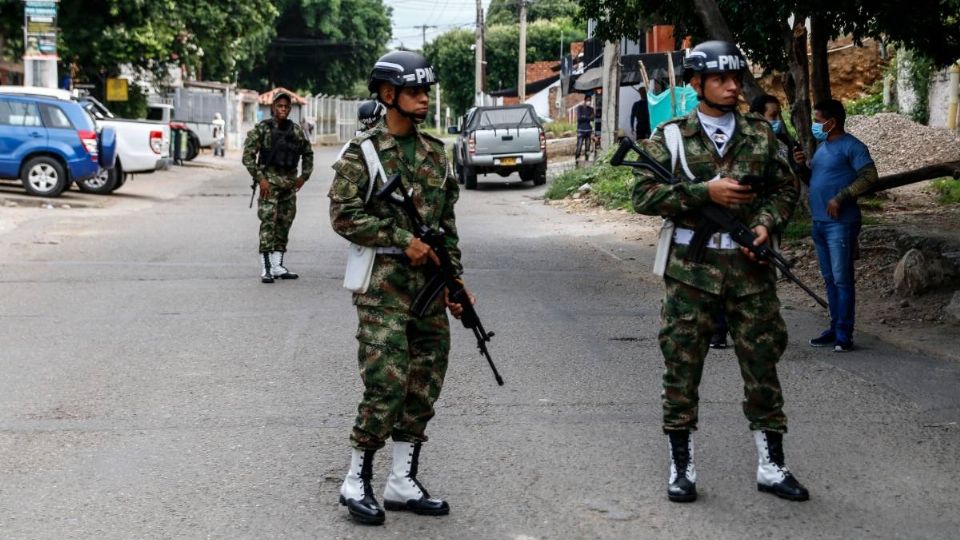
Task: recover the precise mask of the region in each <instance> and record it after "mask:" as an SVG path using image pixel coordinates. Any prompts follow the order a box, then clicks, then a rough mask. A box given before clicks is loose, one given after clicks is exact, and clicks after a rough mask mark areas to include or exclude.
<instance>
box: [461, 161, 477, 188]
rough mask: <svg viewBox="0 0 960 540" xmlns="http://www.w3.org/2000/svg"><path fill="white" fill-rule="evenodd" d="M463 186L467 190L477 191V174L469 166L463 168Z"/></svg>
mask: <svg viewBox="0 0 960 540" xmlns="http://www.w3.org/2000/svg"><path fill="white" fill-rule="evenodd" d="M463 186H464V187H465V188H467V189H477V173H476V171H474V170H473V167H471V166H469V165H464V166H463Z"/></svg>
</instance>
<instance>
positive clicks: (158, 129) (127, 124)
mask: <svg viewBox="0 0 960 540" xmlns="http://www.w3.org/2000/svg"><path fill="white" fill-rule="evenodd" d="M80 104H81V105H83V108H84V109H86V110H87V112H89V113H90V114H91V115H93V117H94V118H95V119H96V120H97V124H98V125H102V126H112V127H113V129H115V130H116V132H117V166H116V167H115V168H114V169H113V170H112V171H108V172H103V173H102V175H101V179H102V180H103V186H102V188H103V192H104V193H108V192H111V191H114V190H115V189H117V188H119V187H120V186H122V185H123V183H124V182H126V180H127V178H128V177H129V176H131V175H133V174H145V173H152V172H154V171H156V170H158V169H160V170H164V169H169V168H170V166H171V165H172V164H173V158H171V157H170V126H167V125H166V124H163V123H161V122H150V121H147V120H128V119H126V118H117V117H116V116H114V115H113V113H111V112H110V110H109V109H107V107H106V106H105V105H104V104H103V103H100V102H99V101H97V100H96V99H94V98H92V97H90V96H87V97H83V98H80Z"/></svg>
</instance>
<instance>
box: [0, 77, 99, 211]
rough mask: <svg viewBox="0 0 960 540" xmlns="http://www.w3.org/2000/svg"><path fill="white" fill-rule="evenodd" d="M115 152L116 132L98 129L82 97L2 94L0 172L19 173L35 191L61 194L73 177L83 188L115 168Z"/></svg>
mask: <svg viewBox="0 0 960 540" xmlns="http://www.w3.org/2000/svg"><path fill="white" fill-rule="evenodd" d="M116 158H117V138H116V132H115V131H114V130H113V128H110V127H104V128H101V129H100V130H99V132H98V131H97V127H96V124H95V122H94V120H93V118H91V117H90V115H89V114H88V113H87V112H86V111H84V109H83V107H82V106H81V105H80V104H79V103H76V102H73V101H63V100H59V99H56V98H52V97H49V96H42V95H31V94H0V178H5V179H19V180H20V181H21V182H22V183H23V187H24V189H26V190H27V192H28V193H30V194H31V195H36V196H40V197H57V196H59V195H60V194H61V193H62V192H63V191H64V190H65V189H67V188H69V187H70V184H71V183H73V182H77V183H78V184H79V185H80V187H81V188H82V187H83V184H82V182H83V181H85V180H90V179H93V178H96V176H97V173H98V172H99V171H101V169H106V170H109V169H112V168H113V166H114V163H115V162H116Z"/></svg>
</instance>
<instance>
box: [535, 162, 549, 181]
mask: <svg viewBox="0 0 960 540" xmlns="http://www.w3.org/2000/svg"><path fill="white" fill-rule="evenodd" d="M546 183H547V164H546V163H542V164H540V165H537V168H536V172H535V173H534V175H533V185H535V186H542V185H544V184H546Z"/></svg>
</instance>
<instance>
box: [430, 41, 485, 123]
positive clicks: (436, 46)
mask: <svg viewBox="0 0 960 540" xmlns="http://www.w3.org/2000/svg"><path fill="white" fill-rule="evenodd" d="M474 38H475V34H474V32H473V31H471V30H451V31H449V32H445V33H443V34H440V35H439V36H437V38H436V39H434V40H433V41H431V42H429V43H427V44H426V45H425V46H424V48H423V53H424V54H425V55H426V57H427V58H428V59H429V60H430V63H431V64H433V68H434V71H436V73H437V77H438V78H439V80H440V87H441V88H442V90H441V92H442V97H441V100H442V101H443V102H444V103H446V104H447V105H448V106H449V107H450V108H451V109H452V110H453V111H454V112H455V113H456V114H457V115H460V114H462V113H463V112H464V111H466V110H467V109H468V108H469V107H470V106H471V105H473V101H474V99H473V87H474V73H475V71H474V59H475V56H474V51H473V50H472V49H471V47H472V46H473V44H474Z"/></svg>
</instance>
